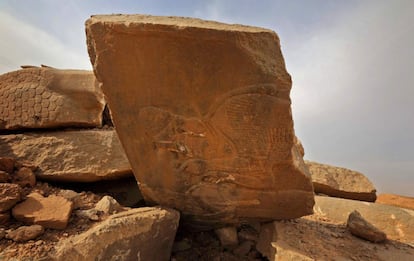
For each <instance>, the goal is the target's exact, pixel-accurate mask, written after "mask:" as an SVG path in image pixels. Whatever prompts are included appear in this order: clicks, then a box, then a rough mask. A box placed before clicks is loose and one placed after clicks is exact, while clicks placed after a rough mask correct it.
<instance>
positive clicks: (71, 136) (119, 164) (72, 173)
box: [0, 130, 132, 182]
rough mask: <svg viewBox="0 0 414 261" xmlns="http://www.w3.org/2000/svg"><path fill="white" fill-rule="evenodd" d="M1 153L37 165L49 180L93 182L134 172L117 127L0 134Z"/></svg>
mask: <svg viewBox="0 0 414 261" xmlns="http://www.w3.org/2000/svg"><path fill="white" fill-rule="evenodd" d="M0 155H10V156H15V157H16V158H17V159H18V160H19V161H30V162H32V163H33V164H34V165H36V166H38V169H37V171H36V176H37V177H38V178H41V179H44V180H48V181H66V182H93V181H98V180H109V179H117V178H122V177H127V176H132V173H131V167H130V165H129V162H128V159H127V158H126V156H125V153H124V150H123V148H122V146H121V144H120V142H119V139H118V136H117V135H116V133H115V131H114V130H77V131H61V132H47V133H24V134H10V135H0Z"/></svg>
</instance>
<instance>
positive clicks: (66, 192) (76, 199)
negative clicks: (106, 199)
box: [57, 189, 81, 209]
mask: <svg viewBox="0 0 414 261" xmlns="http://www.w3.org/2000/svg"><path fill="white" fill-rule="evenodd" d="M57 195H58V196H61V197H64V198H65V199H67V200H69V201H72V203H73V206H72V208H73V209H78V208H79V207H80V205H81V194H80V193H77V192H76V191H73V190H70V189H62V190H60V191H59V193H58V194H57Z"/></svg>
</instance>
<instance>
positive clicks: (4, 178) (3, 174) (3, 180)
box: [0, 170, 11, 183]
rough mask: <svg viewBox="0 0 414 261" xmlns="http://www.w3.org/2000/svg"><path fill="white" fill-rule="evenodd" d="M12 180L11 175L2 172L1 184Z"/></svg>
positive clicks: (0, 175)
mask: <svg viewBox="0 0 414 261" xmlns="http://www.w3.org/2000/svg"><path fill="white" fill-rule="evenodd" d="M10 179H11V176H10V174H9V173H7V172H5V171H2V170H0V183H4V182H9V181H10Z"/></svg>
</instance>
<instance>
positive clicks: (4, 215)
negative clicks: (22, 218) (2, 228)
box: [0, 211, 10, 225]
mask: <svg viewBox="0 0 414 261" xmlns="http://www.w3.org/2000/svg"><path fill="white" fill-rule="evenodd" d="M9 220H10V211H7V212H0V225H5V224H7V223H8V222H9Z"/></svg>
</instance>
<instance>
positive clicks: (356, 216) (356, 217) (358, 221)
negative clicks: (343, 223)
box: [347, 210, 387, 243]
mask: <svg viewBox="0 0 414 261" xmlns="http://www.w3.org/2000/svg"><path fill="white" fill-rule="evenodd" d="M347 227H348V229H349V231H350V232H351V234H352V235H355V236H357V237H360V238H363V239H366V240H368V241H371V242H374V243H379V242H383V241H385V240H386V239H387V235H386V234H385V233H384V232H382V231H381V230H379V229H378V228H376V227H374V226H373V225H372V224H370V223H369V222H368V221H366V220H365V219H364V218H363V217H362V216H361V214H360V213H359V212H358V211H356V210H355V211H353V212H352V213H351V214H349V217H348V221H347Z"/></svg>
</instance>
